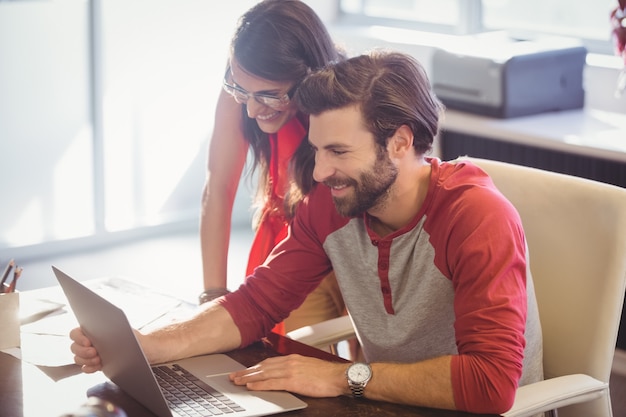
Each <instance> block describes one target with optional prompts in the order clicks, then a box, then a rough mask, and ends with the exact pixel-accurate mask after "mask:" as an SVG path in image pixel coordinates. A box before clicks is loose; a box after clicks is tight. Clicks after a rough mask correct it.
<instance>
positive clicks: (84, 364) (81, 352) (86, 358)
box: [70, 327, 102, 374]
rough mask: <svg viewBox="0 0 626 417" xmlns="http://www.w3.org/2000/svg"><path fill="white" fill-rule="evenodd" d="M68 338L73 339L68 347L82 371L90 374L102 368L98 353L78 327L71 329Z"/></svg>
mask: <svg viewBox="0 0 626 417" xmlns="http://www.w3.org/2000/svg"><path fill="white" fill-rule="evenodd" d="M70 339H72V340H73V343H72V345H71V346H70V349H71V350H72V353H73V354H74V362H75V363H76V364H77V365H80V366H81V369H82V370H83V372H85V373H88V374H91V373H94V372H97V371H100V370H101V369H102V362H101V360H100V355H98V351H97V350H96V348H95V347H93V345H92V344H91V340H89V338H88V337H87V336H85V334H84V333H83V331H82V330H81V329H80V327H77V328H75V329H72V331H71V332H70Z"/></svg>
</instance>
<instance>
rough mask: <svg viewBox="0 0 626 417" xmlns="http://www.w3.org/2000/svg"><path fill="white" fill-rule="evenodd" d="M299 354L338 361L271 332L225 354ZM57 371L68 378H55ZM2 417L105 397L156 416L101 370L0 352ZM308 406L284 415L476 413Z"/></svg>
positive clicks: (253, 359) (144, 416) (315, 401)
mask: <svg viewBox="0 0 626 417" xmlns="http://www.w3.org/2000/svg"><path fill="white" fill-rule="evenodd" d="M288 353H300V354H304V355H309V356H316V357H320V358H325V359H330V360H341V359H340V358H337V357H334V356H332V355H330V354H328V353H326V352H323V351H320V350H318V349H315V348H311V347H310V346H306V345H303V344H301V343H299V342H296V341H293V340H290V339H287V338H285V337H283V336H278V335H272V336H271V337H270V338H268V339H267V340H265V341H263V342H259V343H255V344H254V345H252V346H249V347H248V348H246V349H241V350H237V351H233V352H230V353H229V356H231V357H233V358H234V359H236V360H238V361H239V362H241V363H243V364H244V365H246V366H250V365H253V364H255V363H257V362H259V361H261V360H262V359H264V358H267V357H270V356H275V355H279V354H288ZM59 372H61V373H63V374H64V375H68V374H69V375H70V376H66V377H64V378H61V379H58V380H57V381H56V382H55V379H56V378H58V373H59ZM0 375H2V378H0V404H2V411H0V415H2V416H11V417H57V416H60V415H62V414H63V413H67V412H71V411H76V410H77V409H78V408H79V407H80V405H81V404H83V403H84V402H85V401H86V399H87V397H88V396H96V397H100V398H104V399H107V400H109V401H111V402H113V403H115V404H117V405H118V406H120V407H121V408H122V409H124V411H125V412H126V414H127V415H128V417H153V416H154V415H153V414H152V413H151V412H150V411H148V410H147V409H146V408H144V407H143V406H142V405H140V404H139V403H137V402H136V401H135V400H133V399H132V398H131V397H129V396H128V395H126V394H125V393H124V392H123V391H121V390H120V389H119V388H117V386H116V385H114V384H112V383H111V382H109V381H108V380H107V379H106V377H104V375H103V374H102V373H96V374H90V375H87V374H83V373H81V372H80V370H79V369H78V367H76V366H73V365H72V366H71V367H64V369H62V370H58V369H53V368H45V367H36V366H33V365H30V364H27V363H23V362H22V361H20V360H19V359H16V358H15V357H13V356H11V355H8V354H6V353H1V352H0ZM301 398H302V399H303V400H304V401H305V402H306V403H307V404H308V407H307V408H305V409H303V410H298V411H293V412H289V413H284V414H281V415H285V416H292V415H293V416H302V417H309V416H319V417H321V416H324V417H332V416H342V417H346V416H359V417H367V416H377V417H379V416H382V417H385V416H389V417H391V416H421V417H466V416H470V415H471V416H474V414H467V413H461V412H453V411H445V410H434V409H426V408H417V407H408V406H402V405H396V404H389V403H383V402H378V401H371V400H355V399H353V398H350V397H345V396H344V397H338V398H309V397H301Z"/></svg>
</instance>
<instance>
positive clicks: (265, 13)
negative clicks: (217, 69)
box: [230, 0, 343, 215]
mask: <svg viewBox="0 0 626 417" xmlns="http://www.w3.org/2000/svg"><path fill="white" fill-rule="evenodd" d="M230 54H231V57H234V58H235V59H236V60H237V62H238V63H239V65H240V66H241V67H242V68H244V70H245V71H246V72H248V73H250V74H253V75H255V76H257V77H260V78H264V79H266V80H271V81H292V82H294V83H295V84H298V83H299V82H300V81H301V80H302V79H303V78H304V77H305V76H306V75H307V74H308V73H309V72H311V71H314V70H318V69H320V68H322V67H324V66H326V65H327V64H329V63H331V62H333V61H337V60H339V59H342V58H343V53H342V52H341V51H340V50H339V49H338V48H336V46H335V45H334V43H333V41H332V39H331V37H330V35H329V33H328V31H327V29H326V27H325V26H324V23H323V22H322V21H321V19H320V18H319V16H317V14H316V13H315V11H314V10H313V9H311V8H310V7H309V6H308V5H306V4H305V3H303V2H302V1H300V0H264V1H261V2H259V3H258V4H256V5H255V6H253V7H252V8H251V9H249V10H248V11H247V12H246V13H245V14H243V15H242V16H241V18H240V19H239V22H238V25H237V28H236V30H235V33H234V35H233V38H232V41H231V46H230ZM241 107H242V120H243V131H244V136H245V138H246V140H247V141H248V142H249V143H250V148H251V150H252V153H253V157H254V161H253V166H252V171H254V170H255V169H256V168H259V169H260V173H259V189H258V195H257V200H264V199H265V198H267V193H268V186H269V184H268V163H269V160H270V157H271V149H270V143H269V137H268V134H267V133H265V132H263V131H262V130H261V129H260V128H259V126H258V124H257V122H256V121H255V120H254V119H250V118H248V115H247V110H246V105H245V104H244V105H242V106H241ZM305 142H306V140H305ZM296 194H298V193H294V194H293V195H296ZM262 203H263V201H257V204H259V205H262ZM296 203H297V202H292V204H296ZM292 210H293V207H287V208H286V211H287V214H288V215H291V214H292Z"/></svg>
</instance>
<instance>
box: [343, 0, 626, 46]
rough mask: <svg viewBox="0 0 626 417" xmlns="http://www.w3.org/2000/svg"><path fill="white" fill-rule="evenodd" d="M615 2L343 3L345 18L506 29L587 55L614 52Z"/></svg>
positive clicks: (464, 30) (462, 30) (443, 28)
mask: <svg viewBox="0 0 626 417" xmlns="http://www.w3.org/2000/svg"><path fill="white" fill-rule="evenodd" d="M615 6H617V0H577V1H571V0H526V1H518V0H438V1H433V0H341V11H342V13H343V15H344V17H346V18H349V19H351V20H353V21H361V22H363V23H366V24H367V23H371V22H372V19H384V22H385V24H387V25H391V26H399V27H404V28H406V27H411V28H415V29H418V30H433V31H439V32H448V33H454V34H470V33H478V32H483V31H493V30H508V31H509V32H510V33H511V35H512V36H515V37H520V38H527V39H529V38H532V37H534V36H537V35H559V36H561V35H565V36H572V37H576V38H580V39H582V40H583V42H584V44H585V45H586V46H587V48H588V49H589V50H590V51H591V52H598V53H607V54H608V53H612V50H613V49H612V45H611V38H610V25H609V13H610V11H611V9H612V8H613V7H615Z"/></svg>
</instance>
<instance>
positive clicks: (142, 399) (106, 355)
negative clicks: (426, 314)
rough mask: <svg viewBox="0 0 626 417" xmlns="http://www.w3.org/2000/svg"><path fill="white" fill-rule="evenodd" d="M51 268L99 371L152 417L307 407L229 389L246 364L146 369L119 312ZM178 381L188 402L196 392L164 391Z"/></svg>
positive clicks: (202, 360) (205, 362)
mask: <svg viewBox="0 0 626 417" xmlns="http://www.w3.org/2000/svg"><path fill="white" fill-rule="evenodd" d="M52 270H53V271H54V274H55V275H56V277H57V280H58V281H59V284H61V287H62V289H63V292H64V293H65V295H66V297H67V299H68V301H69V304H70V306H71V308H72V311H73V312H74V315H75V316H76V319H77V320H78V322H79V323H80V326H81V328H82V329H83V331H84V332H85V334H86V335H87V336H88V337H89V338H90V339H91V341H92V343H93V345H94V346H95V348H96V349H97V350H98V353H99V354H100V357H101V359H102V372H103V373H104V374H105V375H106V376H107V377H108V378H109V379H110V380H111V381H112V382H114V383H115V384H116V385H117V386H119V387H120V388H121V389H122V390H123V391H125V392H126V393H127V394H129V395H130V396H131V397H133V398H134V399H135V400H137V401H138V402H139V403H141V404H142V405H144V406H145V407H146V408H147V409H149V410H150V411H152V412H153V413H154V414H156V415H157V416H159V417H183V416H187V415H194V416H198V415H199V416H213V415H216V414H217V415H220V414H225V415H229V416H238V417H239V416H241V417H244V416H245V417H249V416H265V415H271V414H278V413H282V412H285V411H291V410H298V409H302V408H305V407H306V406H307V404H306V403H305V402H303V401H301V400H300V399H298V398H297V397H296V396H294V395H293V394H291V393H288V392H285V391H249V390H248V389H246V387H242V386H237V385H234V384H233V383H232V382H231V381H230V380H229V379H228V373H230V372H232V371H235V370H239V369H244V368H245V366H243V365H242V364H241V363H239V362H237V361H235V360H234V359H232V358H230V357H229V356H227V355H224V354H212V355H203V356H196V357H192V358H186V359H182V360H178V361H175V362H170V363H166V364H159V365H153V366H151V365H150V364H149V363H148V361H147V359H146V357H145V355H144V353H143V351H142V350H141V346H140V345H139V342H138V341H137V339H136V337H135V334H134V333H133V330H132V327H131V325H130V323H129V321H128V319H127V317H126V315H125V314H124V312H123V311H122V310H121V309H120V308H118V307H116V306H115V305H113V304H112V303H110V302H109V301H107V300H106V299H104V298H102V297H101V296H100V295H98V294H96V293H95V292H93V291H92V290H91V289H89V288H87V287H86V286H84V285H83V284H81V283H80V282H78V281H76V280H75V279H73V278H71V277H70V276H68V275H67V274H65V273H64V272H62V271H60V270H59V269H57V268H56V267H54V266H53V267H52ZM181 379H183V380H187V381H179V380H181ZM178 382H182V383H183V384H186V391H187V392H191V397H192V398H193V397H194V392H196V391H198V390H199V391H201V393H200V394H195V395H196V396H195V399H192V400H187V399H184V400H181V399H180V398H179V397H178V396H179V394H177V393H174V394H172V393H170V392H169V390H170V389H171V388H172V385H176V384H177V383H178ZM183 391H185V390H183ZM194 412H195V413H196V414H193V413H194Z"/></svg>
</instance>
